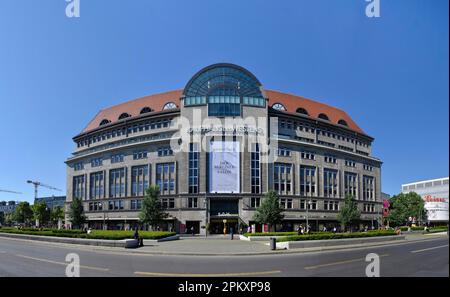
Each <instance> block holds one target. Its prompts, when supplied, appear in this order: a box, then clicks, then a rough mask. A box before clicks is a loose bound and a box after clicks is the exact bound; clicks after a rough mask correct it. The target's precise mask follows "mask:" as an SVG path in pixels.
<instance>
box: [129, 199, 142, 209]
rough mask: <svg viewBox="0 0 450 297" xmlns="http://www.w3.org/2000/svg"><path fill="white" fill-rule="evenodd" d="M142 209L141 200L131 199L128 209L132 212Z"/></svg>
mask: <svg viewBox="0 0 450 297" xmlns="http://www.w3.org/2000/svg"><path fill="white" fill-rule="evenodd" d="M141 208H142V200H140V199H133V200H131V203H130V209H132V210H138V209H141Z"/></svg>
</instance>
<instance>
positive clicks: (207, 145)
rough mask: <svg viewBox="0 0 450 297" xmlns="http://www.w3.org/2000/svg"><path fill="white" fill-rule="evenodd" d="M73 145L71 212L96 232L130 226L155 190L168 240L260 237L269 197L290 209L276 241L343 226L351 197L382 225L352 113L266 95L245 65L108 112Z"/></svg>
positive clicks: (371, 164) (374, 180) (367, 220)
mask: <svg viewBox="0 0 450 297" xmlns="http://www.w3.org/2000/svg"><path fill="white" fill-rule="evenodd" d="M73 140H74V142H75V149H74V152H73V155H72V156H71V157H70V158H68V159H67V161H66V163H67V189H68V190H67V201H66V207H68V203H70V201H72V200H73V198H74V197H76V198H80V199H82V201H83V204H84V207H85V211H86V216H87V219H88V224H89V226H90V227H93V228H128V227H132V226H134V225H135V224H136V223H137V222H138V215H139V209H140V207H141V205H142V198H143V195H144V192H145V189H146V188H147V187H148V186H149V185H158V186H159V189H160V198H161V203H162V205H163V206H164V207H165V208H166V210H167V212H168V213H169V214H170V216H169V217H168V218H167V220H166V222H165V223H164V224H162V225H161V228H162V229H173V230H176V231H177V232H180V233H183V232H185V230H189V229H190V228H191V227H194V229H195V231H196V232H197V233H204V232H205V229H206V227H207V226H208V227H209V230H210V232H212V233H222V232H223V230H224V229H225V230H229V228H231V227H233V228H234V230H238V229H240V228H241V227H245V226H248V225H253V224H254V221H253V215H254V213H255V210H256V208H257V207H258V206H259V205H260V204H261V202H262V199H263V197H264V194H265V193H266V192H267V191H269V190H271V189H273V190H275V191H277V192H278V194H279V197H280V204H281V206H282V207H283V208H284V209H285V218H284V221H283V223H282V224H280V226H278V228H279V229H283V230H293V229H295V228H296V227H297V226H298V225H299V224H301V223H303V224H304V223H305V222H306V220H308V221H309V223H310V224H311V225H312V227H313V228H314V229H319V228H320V229H321V228H323V226H330V227H331V226H333V225H336V224H338V223H337V219H336V218H337V214H338V212H339V209H340V208H341V207H342V203H343V198H344V197H345V195H347V194H350V195H353V196H354V197H355V198H356V200H357V201H358V207H359V209H360V210H361V212H362V220H363V224H367V225H371V224H374V225H375V226H376V225H377V224H378V222H379V221H380V218H381V211H382V205H381V179H380V175H381V161H380V160H379V159H378V158H376V157H374V156H372V142H373V140H374V139H373V138H372V137H371V136H369V135H367V134H366V133H365V132H364V131H363V130H362V129H361V128H360V127H359V126H358V125H357V124H356V123H355V122H354V121H353V120H352V119H351V117H350V116H349V115H348V114H347V113H346V112H344V111H342V110H340V109H338V108H334V107H331V106H328V105H326V104H323V103H319V102H316V101H314V100H310V99H307V98H304V97H300V96H296V95H292V94H287V93H283V92H279V91H273V90H268V89H265V88H264V87H263V85H262V84H261V82H260V81H259V80H258V79H257V78H256V77H255V76H254V75H253V74H252V73H251V72H249V71H248V70H246V69H244V68H242V67H240V66H237V65H233V64H215V65H211V66H208V67H206V68H204V69H202V70H200V71H199V72H197V73H196V74H195V75H194V76H193V77H192V78H191V79H190V80H189V81H188V83H187V84H186V86H185V87H184V88H183V89H179V90H175V91H169V92H166V93H162V94H156V95H150V96H146V97H143V98H139V99H135V100H132V101H128V102H125V103H122V104H119V105H116V106H113V107H109V108H105V109H103V110H101V111H100V112H98V113H97V115H96V116H95V117H94V118H93V119H92V120H91V121H90V122H89V123H88V124H87V126H86V127H85V128H84V129H83V130H82V131H81V133H79V134H78V135H76V136H75V137H74V138H73ZM66 221H67V222H68V221H69V220H68V218H66ZM255 227H256V229H260V228H261V226H258V225H255Z"/></svg>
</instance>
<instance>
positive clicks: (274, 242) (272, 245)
mask: <svg viewBox="0 0 450 297" xmlns="http://www.w3.org/2000/svg"><path fill="white" fill-rule="evenodd" d="M270 249H271V250H272V251H274V250H276V249H277V239H276V238H275V237H271V238H270Z"/></svg>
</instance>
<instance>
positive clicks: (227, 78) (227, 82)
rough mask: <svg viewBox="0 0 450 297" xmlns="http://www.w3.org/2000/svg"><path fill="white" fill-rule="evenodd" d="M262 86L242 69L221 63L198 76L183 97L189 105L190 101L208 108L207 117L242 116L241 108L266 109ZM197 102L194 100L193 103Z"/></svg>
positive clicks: (188, 86) (188, 85) (206, 69)
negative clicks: (254, 107)
mask: <svg viewBox="0 0 450 297" xmlns="http://www.w3.org/2000/svg"><path fill="white" fill-rule="evenodd" d="M262 92H263V90H262V86H261V83H260V82H259V81H258V79H257V78H256V77H255V76H254V75H253V74H252V73H250V72H249V71H248V70H246V69H244V68H243V67H241V66H238V65H234V64H229V63H220V64H214V65H210V66H208V67H205V68H203V69H201V70H200V71H199V72H197V73H196V74H195V75H194V76H193V77H192V78H191V80H190V81H189V82H188V83H187V85H186V87H185V88H184V91H183V95H184V97H185V98H186V99H187V101H185V104H186V102H187V103H188V105H189V104H191V103H192V102H191V101H192V98H199V100H198V103H200V104H208V116H211V117H238V116H241V111H242V110H241V109H242V108H241V106H242V104H245V105H249V104H251V103H250V102H252V103H255V102H262V104H261V103H258V106H261V105H262V106H263V107H265V101H263V100H264V96H263V93H262ZM195 100H196V101H195V102H197V99H195Z"/></svg>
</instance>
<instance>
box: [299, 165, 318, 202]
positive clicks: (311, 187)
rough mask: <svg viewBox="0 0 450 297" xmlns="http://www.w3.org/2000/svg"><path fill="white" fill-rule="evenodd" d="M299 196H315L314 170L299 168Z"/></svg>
mask: <svg viewBox="0 0 450 297" xmlns="http://www.w3.org/2000/svg"><path fill="white" fill-rule="evenodd" d="M300 195H301V196H316V168H315V167H311V166H303V165H302V166H300Z"/></svg>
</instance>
